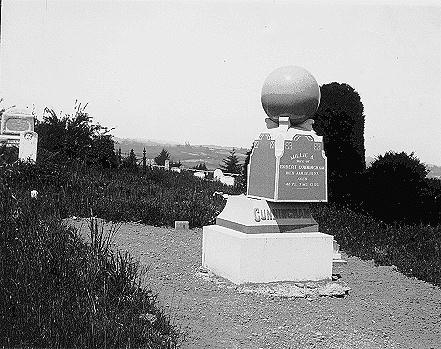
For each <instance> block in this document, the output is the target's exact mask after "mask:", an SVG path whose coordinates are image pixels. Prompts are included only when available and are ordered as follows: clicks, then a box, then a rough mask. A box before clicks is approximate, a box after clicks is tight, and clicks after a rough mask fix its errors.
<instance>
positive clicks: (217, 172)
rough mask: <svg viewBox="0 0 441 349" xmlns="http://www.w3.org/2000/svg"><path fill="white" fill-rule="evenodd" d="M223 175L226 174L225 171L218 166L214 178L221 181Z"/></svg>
mask: <svg viewBox="0 0 441 349" xmlns="http://www.w3.org/2000/svg"><path fill="white" fill-rule="evenodd" d="M223 176H224V173H223V172H222V170H221V169H219V168H217V169H215V170H214V173H213V178H214V180H215V181H220V180H221V178H222V177H223Z"/></svg>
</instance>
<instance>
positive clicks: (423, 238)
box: [314, 205, 441, 286]
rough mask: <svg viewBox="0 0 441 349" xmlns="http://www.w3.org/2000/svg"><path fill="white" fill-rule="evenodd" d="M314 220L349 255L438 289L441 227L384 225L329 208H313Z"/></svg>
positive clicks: (345, 210) (346, 209)
mask: <svg viewBox="0 0 441 349" xmlns="http://www.w3.org/2000/svg"><path fill="white" fill-rule="evenodd" d="M314 217H315V218H316V220H317V221H318V223H319V226H320V231H321V232H323V233H326V234H331V235H334V236H335V239H336V240H337V242H338V243H339V244H340V245H341V248H342V249H344V250H345V251H346V252H348V253H349V254H352V255H356V256H358V257H360V258H363V259H373V260H375V262H376V263H377V264H381V265H395V266H396V267H397V268H398V269H399V270H400V271H401V272H403V273H404V274H406V275H408V276H415V277H417V278H419V279H421V280H425V281H428V282H431V283H433V284H435V285H438V286H441V225H437V226H430V225H422V224H419V225H405V224H386V223H383V222H381V221H379V220H376V219H374V218H372V217H370V216H368V215H365V214H360V213H356V212H354V211H352V210H350V209H348V208H344V207H336V206H332V205H317V206H315V207H314Z"/></svg>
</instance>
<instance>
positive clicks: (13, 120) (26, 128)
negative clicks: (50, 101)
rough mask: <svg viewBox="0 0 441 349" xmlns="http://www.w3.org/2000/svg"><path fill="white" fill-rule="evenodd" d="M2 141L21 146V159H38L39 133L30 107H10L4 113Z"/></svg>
mask: <svg viewBox="0 0 441 349" xmlns="http://www.w3.org/2000/svg"><path fill="white" fill-rule="evenodd" d="M0 142H2V143H6V144H7V145H15V146H17V145H18V147H19V150H18V151H19V155H18V156H19V159H20V160H23V161H34V162H35V161H36V158H37V143H38V135H37V133H35V132H34V116H33V115H32V113H31V111H30V110H29V109H19V108H10V109H8V110H6V111H5V112H4V113H3V114H2V118H1V124H0Z"/></svg>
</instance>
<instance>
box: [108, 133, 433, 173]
mask: <svg viewBox="0 0 441 349" xmlns="http://www.w3.org/2000/svg"><path fill="white" fill-rule="evenodd" d="M114 140H115V142H116V144H115V149H119V148H121V153H122V154H123V156H127V155H129V152H130V150H131V149H133V151H134V152H135V154H136V156H137V157H138V158H139V159H141V158H142V151H143V149H144V148H145V150H146V156H147V159H153V158H154V157H155V156H157V155H158V154H159V153H160V152H161V150H162V148H165V149H166V150H167V151H168V152H169V153H170V157H171V160H173V161H176V162H177V161H180V162H181V163H182V164H183V166H184V167H186V168H191V167H193V166H196V165H198V164H200V163H202V162H204V163H205V165H206V166H207V168H208V169H210V170H214V169H216V168H218V167H219V165H220V164H221V163H222V160H223V159H225V158H226V157H227V156H228V155H229V154H230V151H231V150H232V149H233V147H223V146H219V145H190V144H177V143H173V142H166V141H151V140H139V139H127V138H117V137H114ZM234 149H235V151H236V155H237V157H238V158H239V161H240V162H241V163H243V162H244V161H245V157H246V152H247V151H248V149H246V148H240V147H237V148H234ZM374 160H375V158H374V157H372V156H366V166H368V167H369V166H370V164H371V163H372V162H373V161H374ZM426 166H427V167H428V169H429V170H430V172H429V174H428V175H427V177H432V178H441V166H437V165H432V164H426Z"/></svg>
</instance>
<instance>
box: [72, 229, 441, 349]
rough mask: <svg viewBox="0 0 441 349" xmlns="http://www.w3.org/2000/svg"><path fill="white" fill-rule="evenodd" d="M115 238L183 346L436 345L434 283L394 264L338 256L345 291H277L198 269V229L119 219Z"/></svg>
mask: <svg viewBox="0 0 441 349" xmlns="http://www.w3.org/2000/svg"><path fill="white" fill-rule="evenodd" d="M73 222H74V224H75V225H76V226H81V225H83V229H86V223H84V221H81V220H75V221H73ZM115 245H116V246H117V247H118V248H120V249H126V250H128V251H130V253H131V254H132V255H133V256H134V257H135V258H137V259H139V260H140V262H141V263H142V264H143V265H144V266H147V267H148V275H147V285H148V287H149V288H151V289H152V290H153V291H156V292H158V293H159V298H160V301H161V304H162V305H163V306H164V307H165V308H166V309H167V311H168V312H169V313H170V315H171V317H172V318H173V319H174V322H175V323H176V324H178V325H180V326H182V327H183V328H184V329H185V330H186V332H187V338H186V340H185V342H184V343H183V344H182V348H228V349H230V348H243V349H247V348H250V349H251V348H277V349H283V348H335V349H337V348H339V349H345V348H348V349H349V348H359V349H363V348H400V349H401V348H424V349H428V348H437V349H438V348H441V289H440V288H438V287H435V286H433V285H431V284H428V283H426V282H423V281H419V280H417V279H414V278H408V277H406V276H404V275H402V274H401V273H399V272H397V271H396V270H395V268H394V267H389V266H386V267H376V266H375V265H374V264H373V262H371V261H362V260H360V259H358V258H356V257H347V256H344V257H345V258H346V259H347V261H348V264H346V265H343V266H340V267H337V268H336V270H335V272H336V273H340V274H341V276H342V278H341V280H343V281H344V282H345V283H347V284H348V285H349V286H350V287H351V289H352V290H351V291H350V292H349V295H347V296H346V297H344V298H328V297H325V298H324V297H320V298H315V299H312V300H311V299H304V298H281V297H274V296H267V295H261V294H254V293H241V292H240V288H237V287H235V285H233V284H231V283H229V282H220V283H219V280H218V279H213V278H203V277H201V276H200V275H201V274H200V273H199V272H198V271H199V267H200V264H201V246H202V229H195V230H186V231H184V230H181V231H176V230H174V229H166V228H157V227H151V226H145V225H141V224H136V223H129V224H123V225H121V227H120V229H119V231H118V233H117V234H116V236H115ZM216 281H217V282H216Z"/></svg>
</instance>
